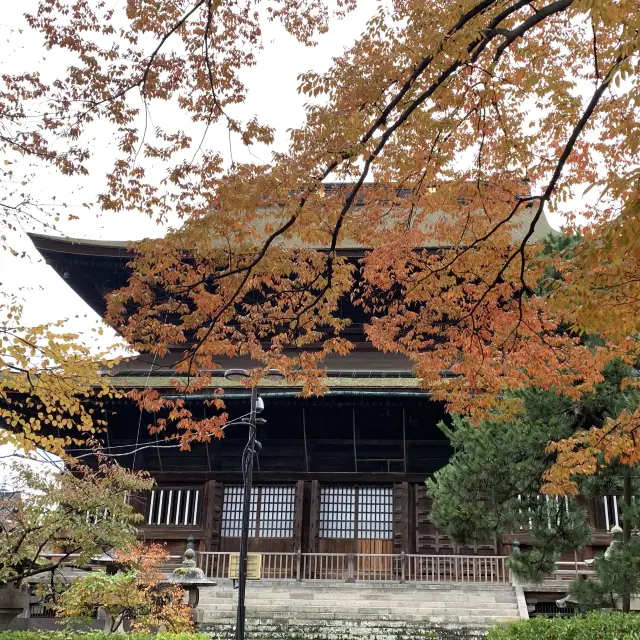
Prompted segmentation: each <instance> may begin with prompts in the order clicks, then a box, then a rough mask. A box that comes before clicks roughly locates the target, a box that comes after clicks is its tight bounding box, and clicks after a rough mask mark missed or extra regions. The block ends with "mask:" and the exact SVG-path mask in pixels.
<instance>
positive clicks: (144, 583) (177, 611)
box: [57, 543, 193, 633]
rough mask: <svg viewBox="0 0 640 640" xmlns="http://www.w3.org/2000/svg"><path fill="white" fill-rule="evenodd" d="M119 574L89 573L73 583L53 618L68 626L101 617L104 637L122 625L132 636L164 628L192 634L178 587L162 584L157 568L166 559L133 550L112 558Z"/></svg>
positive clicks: (154, 547)
mask: <svg viewBox="0 0 640 640" xmlns="http://www.w3.org/2000/svg"><path fill="white" fill-rule="evenodd" d="M114 559H115V562H116V563H117V564H118V565H119V567H120V570H119V571H118V572H116V573H113V574H110V575H107V574H106V573H103V572H95V573H91V574H88V575H86V576H85V577H81V578H79V579H77V580H74V582H73V583H72V585H71V586H70V587H69V589H67V590H66V591H65V592H64V593H63V594H62V596H61V598H60V602H59V604H58V607H57V608H58V613H59V614H61V615H62V617H63V618H66V619H70V620H78V619H91V618H92V617H94V616H95V614H96V612H97V611H98V610H99V609H102V610H103V611H104V612H105V613H106V614H107V615H106V621H105V631H106V632H109V633H114V632H116V631H118V630H119V629H121V627H122V624H123V623H124V621H125V620H128V621H130V622H131V624H132V627H133V628H135V629H137V630H149V629H151V628H159V627H165V628H166V630H167V631H169V632H172V633H180V632H183V631H190V630H192V629H193V622H192V618H191V609H190V607H188V606H187V605H185V604H184V591H183V590H182V588H181V587H180V586H179V585H176V584H169V583H166V582H165V578H164V576H163V574H162V573H161V572H160V571H159V569H158V566H159V565H161V564H162V563H163V562H166V561H167V560H168V559H169V556H168V554H167V552H166V551H165V550H164V548H163V547H162V546H161V545H158V544H151V545H144V544H140V543H138V544H135V545H130V546H128V547H124V548H123V549H121V550H120V551H118V553H116V554H115V558H114Z"/></svg>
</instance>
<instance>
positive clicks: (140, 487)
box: [0, 463, 152, 585]
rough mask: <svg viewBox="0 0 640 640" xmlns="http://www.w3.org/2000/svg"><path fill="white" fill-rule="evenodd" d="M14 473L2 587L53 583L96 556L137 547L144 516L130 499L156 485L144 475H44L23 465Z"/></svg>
mask: <svg viewBox="0 0 640 640" xmlns="http://www.w3.org/2000/svg"><path fill="white" fill-rule="evenodd" d="M10 471H11V473H12V475H13V478H12V486H13V489H14V490H13V491H12V492H11V493H10V494H8V495H7V496H6V497H4V498H3V500H2V504H1V509H2V518H1V520H0V538H1V540H2V544H0V584H3V585H4V584H16V583H17V584H19V583H21V582H22V581H25V580H29V579H32V578H34V577H35V576H45V577H47V578H48V579H47V580H46V581H45V582H47V583H51V584H55V582H56V580H57V579H58V578H59V577H61V570H63V569H64V568H65V567H66V568H69V567H71V568H74V567H75V568H79V569H84V568H85V567H86V566H87V565H88V564H89V562H90V560H91V558H92V557H94V556H97V555H101V554H103V553H105V552H111V551H112V550H113V549H115V548H118V547H123V546H126V545H130V544H133V543H134V542H135V539H136V532H137V526H136V525H137V524H138V522H139V521H140V519H141V516H140V514H138V513H136V512H135V511H134V509H133V507H132V506H131V505H130V504H129V503H128V495H129V494H130V493H132V492H135V491H144V490H148V489H150V488H151V486H152V482H151V480H150V479H149V478H147V477H145V476H144V475H142V474H141V473H140V472H137V473H134V472H131V471H128V470H126V469H123V468H121V467H118V466H112V465H101V466H99V467H98V468H97V469H93V470H91V469H88V468H81V467H79V466H76V468H75V469H74V471H73V472H72V471H71V470H68V469H67V470H64V471H58V472H56V473H42V469H34V468H32V467H30V466H28V465H25V464H24V463H19V464H16V465H14V468H13V469H11V470H10ZM47 553H48V554H54V556H55V557H53V558H47V557H46V556H45V555H44V554H47Z"/></svg>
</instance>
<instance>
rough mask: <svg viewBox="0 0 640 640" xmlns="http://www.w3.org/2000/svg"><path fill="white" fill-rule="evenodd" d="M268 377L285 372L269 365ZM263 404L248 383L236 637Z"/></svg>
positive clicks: (233, 373)
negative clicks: (249, 402) (246, 438)
mask: <svg viewBox="0 0 640 640" xmlns="http://www.w3.org/2000/svg"><path fill="white" fill-rule="evenodd" d="M224 377H225V378H226V379H227V380H230V381H231V382H243V381H245V380H248V379H249V378H250V374H249V372H248V371H247V370H245V369H229V370H228V371H226V372H225V374H224ZM264 378H265V379H267V380H271V381H278V380H283V379H284V375H283V374H282V373H280V371H278V370H277V369H269V370H268V371H267V373H266V374H265V376H264ZM263 408H264V404H263V402H262V398H260V397H259V396H258V387H257V385H253V386H252V387H251V405H250V409H249V422H248V423H244V424H248V425H249V440H248V442H247V446H246V447H245V448H244V452H243V453H242V480H243V495H242V532H241V537H240V558H239V565H240V566H239V567H238V608H237V612H236V640H244V621H245V607H244V595H245V591H246V586H247V552H248V549H249V515H250V510H251V485H252V482H253V454H254V453H255V450H256V430H257V429H256V424H257V420H258V417H257V414H258V413H259V412H260V411H262V409H263Z"/></svg>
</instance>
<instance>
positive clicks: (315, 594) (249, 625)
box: [198, 580, 519, 640]
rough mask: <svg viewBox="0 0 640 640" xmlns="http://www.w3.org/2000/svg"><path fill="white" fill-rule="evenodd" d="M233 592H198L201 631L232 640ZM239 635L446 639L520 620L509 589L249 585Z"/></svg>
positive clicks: (226, 586)
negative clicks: (243, 631)
mask: <svg viewBox="0 0 640 640" xmlns="http://www.w3.org/2000/svg"><path fill="white" fill-rule="evenodd" d="M237 597H238V592H237V590H234V589H233V587H232V585H231V583H230V582H229V581H226V580H225V581H220V582H219V583H218V586H216V587H213V588H209V589H205V590H202V592H201V595H200V604H199V606H198V608H199V609H201V610H202V616H203V617H202V625H201V630H202V631H204V632H208V633H210V634H211V636H212V637H214V638H220V639H221V640H226V639H227V638H232V637H233V634H234V630H235V614H236V602H237ZM246 613H247V621H246V627H245V635H246V637H247V638H249V639H251V640H253V639H255V640H271V639H285V638H286V639H287V640H291V639H304V640H332V639H336V640H346V639H349V638H354V639H362V640H414V639H416V640H417V639H418V638H420V639H421V640H425V639H429V640H452V639H460V640H462V639H465V638H473V637H478V636H483V635H484V634H485V633H486V630H487V628H488V627H490V626H492V625H494V624H497V623H499V622H509V621H512V620H518V619H519V617H518V605H517V601H516V594H515V591H514V588H513V587H512V586H511V585H504V584H501V585H495V584H481V583H478V584H467V583H419V584H400V583H385V582H380V583H372V582H359V583H355V584H345V583H338V582H336V583H332V582H326V583H323V582H315V583H309V582H306V583H305V582H301V583H297V582H295V581H260V582H250V583H249V584H248V585H247V595H246Z"/></svg>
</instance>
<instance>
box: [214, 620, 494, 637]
mask: <svg viewBox="0 0 640 640" xmlns="http://www.w3.org/2000/svg"><path fill="white" fill-rule="evenodd" d="M487 628H488V625H478V626H476V627H470V626H466V627H464V628H461V625H445V624H430V625H429V627H428V628H427V629H425V627H424V626H423V625H404V624H397V623H391V625H385V624H384V623H383V624H375V625H373V626H368V625H366V623H365V624H362V625H355V624H354V625H350V626H349V627H348V628H345V627H344V626H343V625H341V624H335V623H334V624H333V625H329V624H327V625H324V626H322V627H318V626H317V625H316V624H310V625H284V624H279V625H274V626H271V625H268V626H265V625H262V624H260V623H259V622H258V623H256V622H254V621H251V620H248V621H247V625H246V627H245V637H246V638H247V639H248V640H264V638H270V639H274V640H289V639H290V638H305V640H346V639H348V638H353V639H354V640H372V639H375V640H425V638H429V639H430V640H480V639H482V638H485V637H486V634H487ZM201 631H204V632H206V633H207V634H208V635H209V637H210V638H211V639H212V640H233V638H234V637H235V625H233V624H229V625H227V624H224V625H207V626H206V627H204V628H202V629H201Z"/></svg>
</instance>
